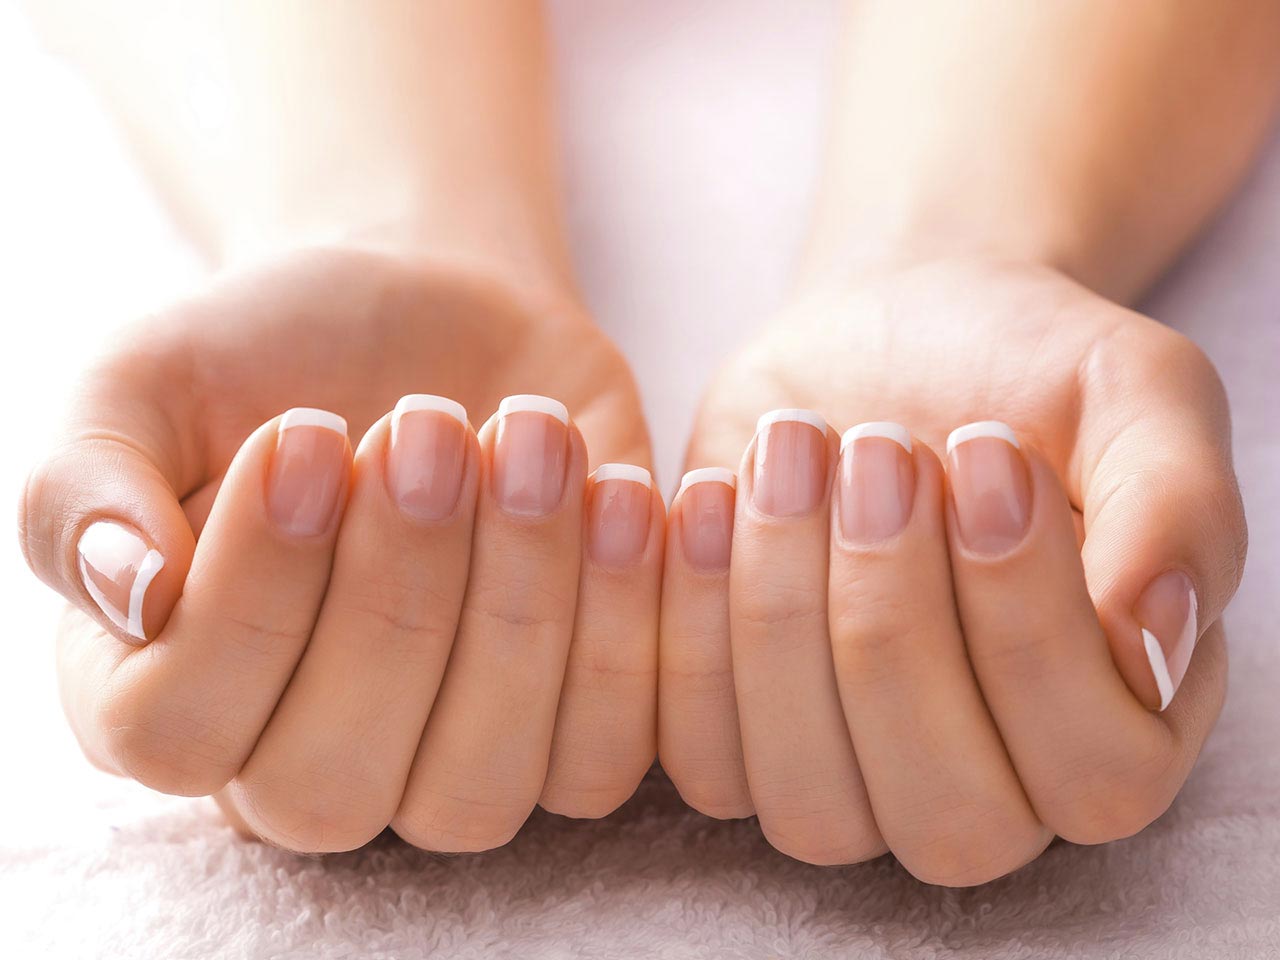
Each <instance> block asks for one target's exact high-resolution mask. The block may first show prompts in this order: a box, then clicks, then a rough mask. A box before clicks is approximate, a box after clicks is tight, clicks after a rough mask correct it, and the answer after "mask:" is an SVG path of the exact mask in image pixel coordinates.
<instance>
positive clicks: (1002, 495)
mask: <svg viewBox="0 0 1280 960" xmlns="http://www.w3.org/2000/svg"><path fill="white" fill-rule="evenodd" d="M947 458H948V460H949V461H950V464H949V470H948V474H949V478H950V482H951V495H952V498H953V500H954V503H955V511H956V526H957V527H959V529H960V539H961V540H962V541H963V543H964V545H965V547H966V548H968V549H969V550H971V551H973V552H974V553H985V554H991V555H996V554H1001V553H1006V552H1008V551H1009V550H1012V549H1013V548H1014V547H1016V546H1017V545H1018V544H1019V543H1021V542H1022V538H1023V537H1024V536H1026V532H1027V525H1028V524H1029V523H1030V521H1031V475H1030V472H1029V471H1028V470H1027V464H1026V461H1025V460H1024V459H1023V457H1022V452H1021V450H1020V449H1019V446H1018V438H1017V437H1016V436H1015V435H1014V433H1013V431H1012V430H1011V429H1010V428H1009V426H1008V425H1007V424H1004V423H1001V422H999V421H997V420H984V421H980V422H978V423H971V424H967V425H966V426H963V427H960V428H959V429H957V430H955V431H953V432H952V434H951V436H950V437H948V438H947Z"/></svg>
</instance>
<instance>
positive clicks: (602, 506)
mask: <svg viewBox="0 0 1280 960" xmlns="http://www.w3.org/2000/svg"><path fill="white" fill-rule="evenodd" d="M652 487H653V480H652V479H651V478H650V476H649V471H648V470H646V469H644V468H643V467H637V466H633V465H632V464H629V463H605V464H601V465H600V467H599V468H597V469H596V472H595V473H594V474H592V478H591V487H590V489H589V490H588V492H587V550H588V552H589V553H590V555H591V559H592V560H594V561H595V562H596V563H598V564H600V565H601V566H605V567H629V566H631V565H632V564H635V563H636V562H638V561H639V560H640V558H641V557H643V556H644V548H645V546H646V544H647V543H648V541H649V519H650V516H649V515H650V512H651V506H652V503H651V500H652V498H651V496H650V491H651V489H652Z"/></svg>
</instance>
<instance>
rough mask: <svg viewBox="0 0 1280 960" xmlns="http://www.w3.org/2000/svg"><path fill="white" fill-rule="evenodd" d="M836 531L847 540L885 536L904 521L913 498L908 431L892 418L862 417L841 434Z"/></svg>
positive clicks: (860, 541) (874, 539)
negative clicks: (869, 420) (876, 420)
mask: <svg viewBox="0 0 1280 960" xmlns="http://www.w3.org/2000/svg"><path fill="white" fill-rule="evenodd" d="M837 486H838V490H839V504H840V534H841V536H843V537H844V539H845V540H848V541H849V542H850V543H857V544H867V543H875V542H877V541H879V540H886V539H888V538H889V537H892V536H894V535H895V534H897V533H898V532H900V531H901V530H902V528H903V527H905V526H906V525H907V521H908V520H909V519H910V518H911V510H912V505H913V503H914V501H915V492H916V471H915V464H914V462H913V461H912V459H911V434H910V433H909V432H908V431H907V430H906V428H905V427H902V426H900V425H899V424H896V423H888V422H879V423H863V424H859V425H858V426H856V427H853V428H852V429H850V430H847V431H845V434H844V436H843V437H842V438H841V440H840V474H839V481H838V485H837Z"/></svg>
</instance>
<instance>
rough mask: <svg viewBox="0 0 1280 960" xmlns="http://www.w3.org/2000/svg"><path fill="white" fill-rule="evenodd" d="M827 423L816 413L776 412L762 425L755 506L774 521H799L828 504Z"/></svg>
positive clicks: (759, 427)
mask: <svg viewBox="0 0 1280 960" xmlns="http://www.w3.org/2000/svg"><path fill="white" fill-rule="evenodd" d="M826 480H827V421H826V420H824V419H823V418H822V417H821V416H819V415H818V414H816V413H814V412H813V411H812V410H774V411H773V412H771V413H766V414H765V415H764V416H763V417H761V418H760V420H759V422H757V423H756V457H755V476H754V483H753V485H752V502H753V503H754V504H755V506H756V509H757V510H759V511H760V512H761V513H763V514H765V515H767V516H771V517H798V516H803V515H804V514H806V513H810V512H811V511H813V510H815V509H816V508H817V506H818V504H820V503H821V502H822V492H823V487H824V486H825V484H826Z"/></svg>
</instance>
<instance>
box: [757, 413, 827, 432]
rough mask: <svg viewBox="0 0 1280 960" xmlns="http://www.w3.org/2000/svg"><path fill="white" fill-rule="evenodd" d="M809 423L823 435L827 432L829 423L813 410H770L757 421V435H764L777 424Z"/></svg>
mask: <svg viewBox="0 0 1280 960" xmlns="http://www.w3.org/2000/svg"><path fill="white" fill-rule="evenodd" d="M788 422H794V423H807V424H808V425H809V426H811V427H813V429H815V430H817V431H818V432H819V433H821V434H826V432H827V421H826V420H825V419H824V418H823V417H822V415H821V414H817V413H814V412H813V411H812V410H789V409H788V410H770V411H769V412H768V413H766V414H765V415H764V416H762V417H761V418H760V419H759V420H757V421H756V433H762V432H763V431H764V429H765V428H766V427H769V426H772V425H773V424H775V423H788Z"/></svg>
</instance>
